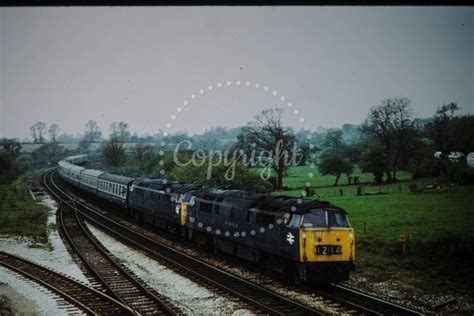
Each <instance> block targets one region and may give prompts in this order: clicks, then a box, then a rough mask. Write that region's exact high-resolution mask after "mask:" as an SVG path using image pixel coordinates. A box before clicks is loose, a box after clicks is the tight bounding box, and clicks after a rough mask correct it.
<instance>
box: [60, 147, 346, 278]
mask: <svg viewBox="0 0 474 316" xmlns="http://www.w3.org/2000/svg"><path fill="white" fill-rule="evenodd" d="M86 160H87V156H85V155H84V157H83V158H82V160H81V158H80V156H79V157H78V156H75V157H74V162H75V164H72V163H70V162H69V161H67V158H66V159H65V160H62V161H60V162H59V164H58V170H59V174H60V176H61V177H62V178H63V179H64V180H65V181H67V182H69V183H70V184H72V185H73V186H76V187H78V188H80V189H82V190H85V191H87V192H88V193H90V194H93V195H95V196H98V197H100V198H103V199H105V200H108V201H109V202H110V203H113V204H115V205H119V206H121V207H123V208H124V209H125V210H126V211H127V212H128V214H129V215H130V216H132V217H133V218H135V219H137V220H139V221H142V222H144V223H146V224H150V225H153V226H157V227H160V228H162V229H169V230H174V231H178V232H180V234H181V235H182V237H183V238H188V239H190V240H194V241H196V242H198V243H201V244H208V245H211V246H213V247H214V248H215V249H217V250H219V251H222V252H226V253H229V254H231V255H234V256H237V257H240V258H242V259H245V260H248V261H251V262H254V263H257V264H262V265H263V266H265V268H266V269H267V270H275V271H279V272H282V273H284V274H286V275H288V276H290V277H291V279H292V280H293V281H294V282H296V283H299V282H301V281H312V282H317V283H321V282H323V283H327V282H339V281H343V280H347V279H348V278H349V274H350V271H351V270H352V269H353V266H354V263H353V262H354V259H355V236H354V230H353V228H351V227H350V225H349V222H348V219H347V214H346V212H345V211H344V210H343V209H341V208H339V207H336V206H334V205H332V204H330V203H328V202H324V201H314V200H304V199H303V200H302V199H296V198H292V197H286V196H270V195H267V194H259V193H253V192H247V191H241V190H222V189H218V188H212V187H203V186H201V185H195V184H188V183H180V182H170V181H166V180H161V179H146V178H138V179H134V178H130V177H124V176H118V175H114V174H110V173H107V172H104V171H101V170H93V169H86V168H84V167H82V166H79V165H77V164H81V163H84V162H85V161H86Z"/></svg>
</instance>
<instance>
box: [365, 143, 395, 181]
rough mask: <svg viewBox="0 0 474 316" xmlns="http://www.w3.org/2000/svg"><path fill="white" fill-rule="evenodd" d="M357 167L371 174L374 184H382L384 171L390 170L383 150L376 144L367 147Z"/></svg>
mask: <svg viewBox="0 0 474 316" xmlns="http://www.w3.org/2000/svg"><path fill="white" fill-rule="evenodd" d="M359 166H360V167H361V169H362V171H364V172H372V174H373V175H374V182H375V183H382V181H383V175H384V173H385V171H386V170H387V169H389V168H390V161H389V159H388V157H387V155H386V153H385V148H384V147H383V146H382V145H380V144H377V143H373V144H371V145H369V147H368V148H367V149H366V150H365V151H364V152H363V153H362V158H361V161H360V162H359Z"/></svg>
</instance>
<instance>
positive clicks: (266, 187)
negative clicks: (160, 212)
mask: <svg viewBox="0 0 474 316" xmlns="http://www.w3.org/2000/svg"><path fill="white" fill-rule="evenodd" d="M165 165H167V163H166V159H165ZM172 166H173V167H172V169H171V171H170V172H169V173H167V175H168V176H169V177H170V179H173V180H176V181H185V182H190V183H199V184H204V185H210V186H215V187H220V188H225V189H238V190H246V191H252V192H261V193H268V192H270V191H271V189H272V186H271V185H270V184H269V183H268V182H267V181H265V180H263V179H262V178H261V177H260V174H259V173H258V172H256V171H254V170H252V169H249V168H247V167H246V166H244V165H243V164H242V163H237V164H236V165H235V167H236V168H235V176H234V177H233V178H232V179H230V180H227V179H226V172H227V171H228V167H226V166H225V165H224V163H221V164H219V165H217V166H215V167H214V169H213V170H212V175H211V177H210V178H209V179H208V178H207V166H205V165H201V166H195V165H193V164H189V165H187V166H176V165H175V164H172Z"/></svg>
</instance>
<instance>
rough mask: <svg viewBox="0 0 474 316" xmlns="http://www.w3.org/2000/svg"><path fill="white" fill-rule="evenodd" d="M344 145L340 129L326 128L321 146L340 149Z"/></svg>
mask: <svg viewBox="0 0 474 316" xmlns="http://www.w3.org/2000/svg"><path fill="white" fill-rule="evenodd" d="M344 145H345V143H344V139H343V138H342V130H340V129H330V130H328V132H327V134H326V137H325V139H324V142H323V146H324V147H325V148H327V149H331V150H338V149H342V147H343V146H344Z"/></svg>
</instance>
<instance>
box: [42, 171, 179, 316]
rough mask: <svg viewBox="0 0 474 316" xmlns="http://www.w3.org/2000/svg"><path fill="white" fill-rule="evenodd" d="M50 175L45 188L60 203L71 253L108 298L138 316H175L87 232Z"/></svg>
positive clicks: (162, 299)
mask: <svg viewBox="0 0 474 316" xmlns="http://www.w3.org/2000/svg"><path fill="white" fill-rule="evenodd" d="M53 172H54V171H52V172H49V173H48V174H46V175H45V177H44V178H43V182H44V185H45V186H46V187H47V188H48V189H49V190H50V192H51V193H52V194H53V195H54V196H55V197H56V198H57V199H58V200H59V201H60V205H61V207H60V210H59V212H60V215H59V218H60V226H61V229H62V230H63V233H64V235H65V237H66V239H67V240H68V242H69V244H70V246H71V247H72V249H73V250H74V251H75V252H76V254H77V255H78V256H79V257H80V259H81V260H82V262H83V263H84V265H85V266H86V267H87V269H88V270H89V272H90V273H91V274H92V275H94V276H95V278H96V279H97V280H98V281H99V283H100V284H101V285H102V286H103V287H104V288H105V289H106V291H107V293H108V295H110V296H112V297H113V298H115V299H116V300H117V301H119V302H121V303H122V304H123V305H125V306H128V307H129V308H130V309H131V310H133V311H134V312H135V313H136V314H140V315H155V314H165V315H176V314H178V313H180V312H181V311H180V310H179V309H177V308H176V307H174V306H173V304H172V303H171V302H170V301H169V300H168V299H167V298H165V297H163V296H161V295H160V294H158V293H156V292H155V291H154V290H153V289H151V288H150V287H149V286H147V285H146V284H145V283H144V282H142V281H141V280H139V279H138V278H137V277H136V276H134V275H133V274H132V272H131V271H129V270H128V269H126V268H125V267H123V266H122V265H121V264H120V263H118V260H117V259H116V258H115V257H114V256H113V255H112V254H111V253H110V252H108V251H107V249H105V247H103V246H102V244H100V242H98V241H97V239H96V238H95V237H94V236H93V235H92V233H91V232H90V231H89V230H88V229H87V227H86V226H85V224H84V220H83V218H82V217H81V215H80V214H79V212H78V211H77V206H78V204H77V203H76V202H75V201H74V200H71V199H69V197H68V196H67V195H65V194H64V193H63V192H61V191H60V190H58V188H57V187H56V186H55V184H54V182H53V180H52V178H51V175H52V173H53Z"/></svg>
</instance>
